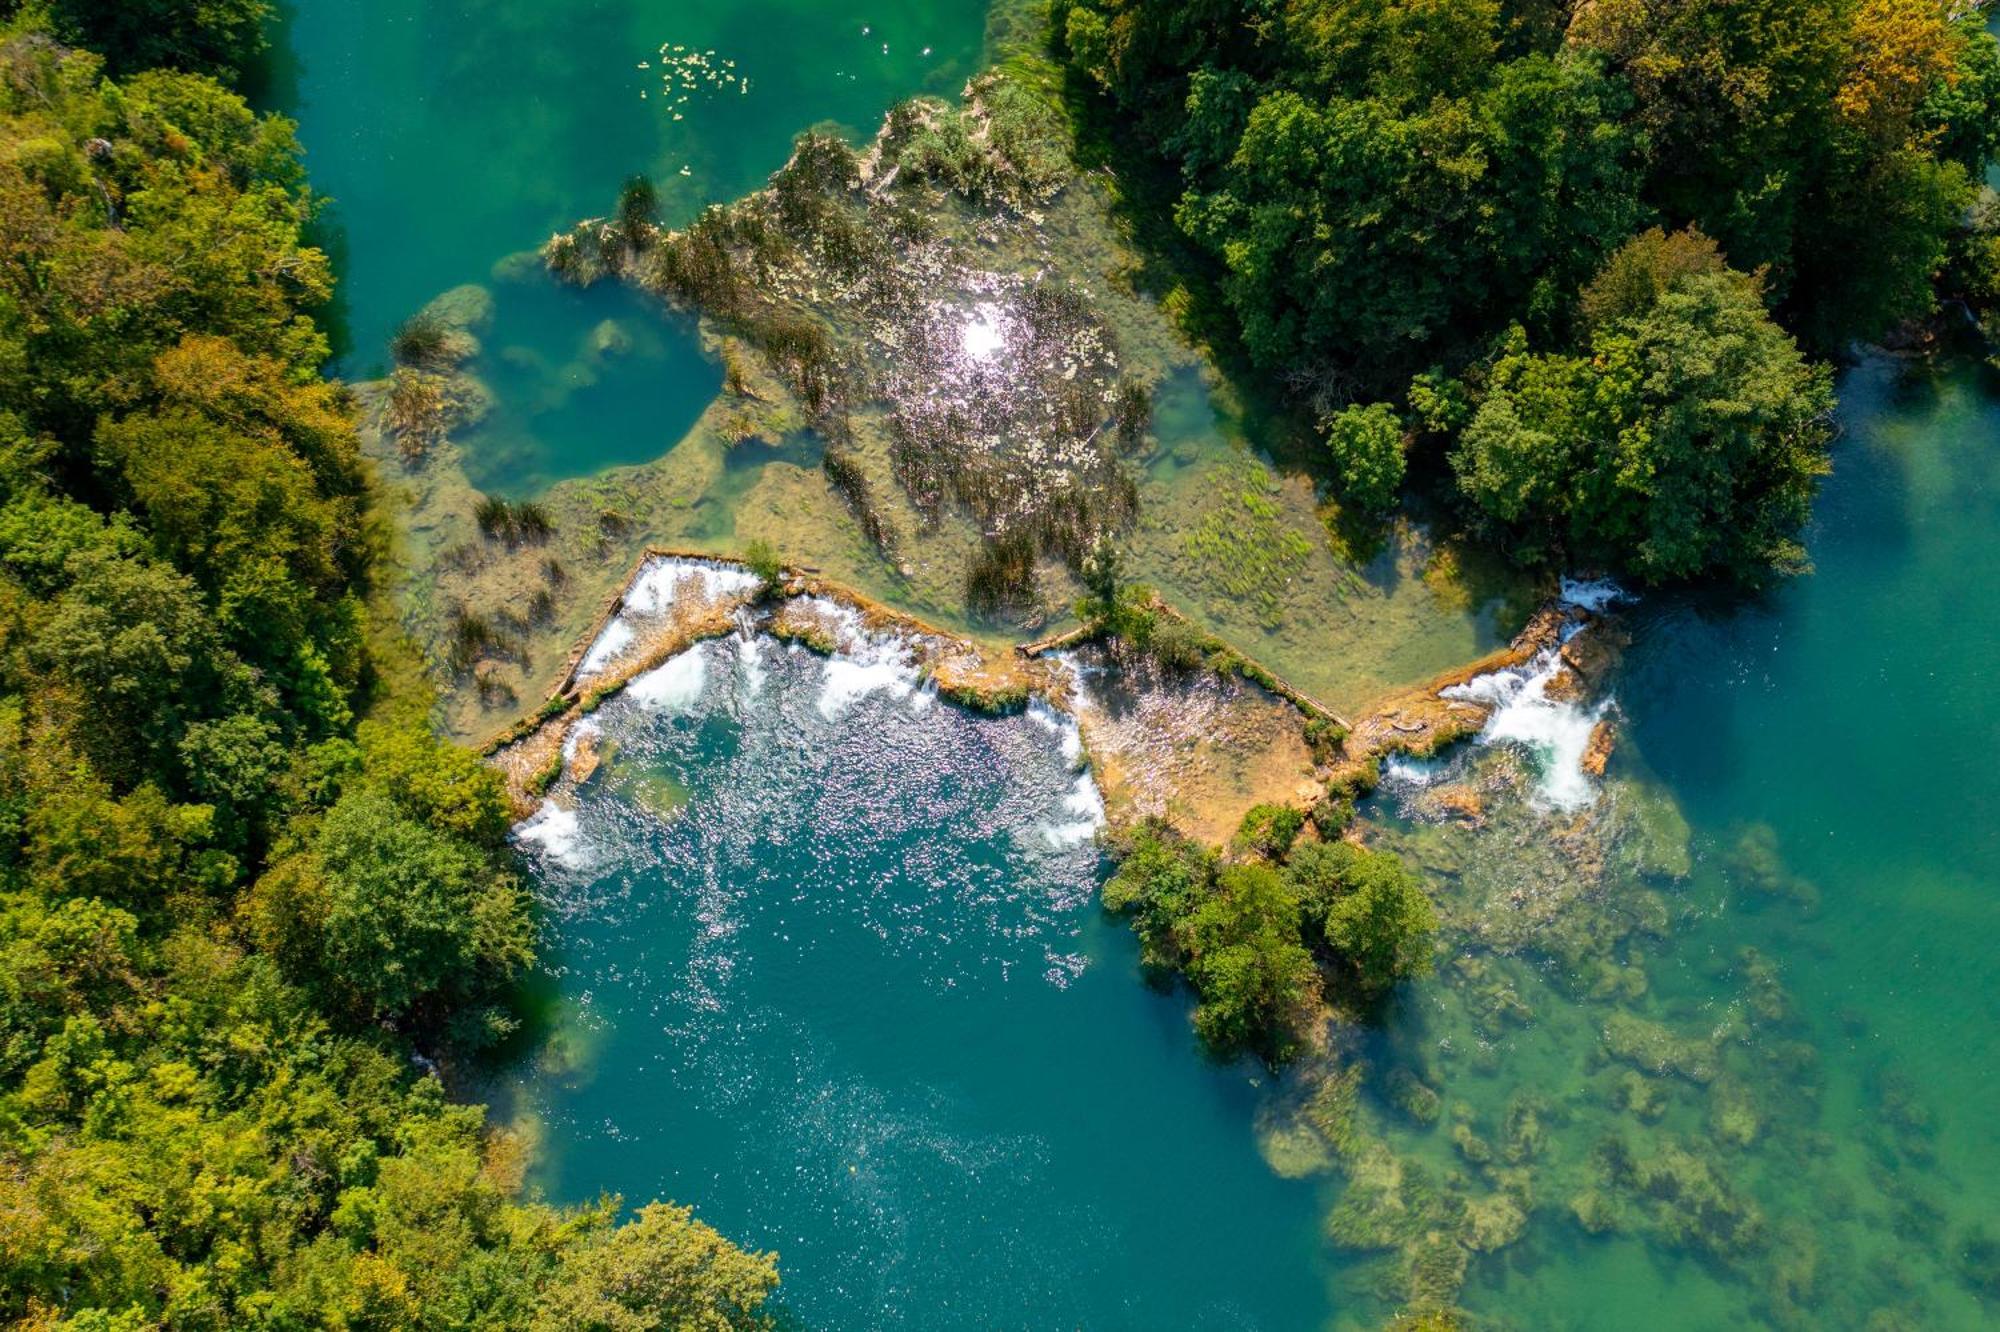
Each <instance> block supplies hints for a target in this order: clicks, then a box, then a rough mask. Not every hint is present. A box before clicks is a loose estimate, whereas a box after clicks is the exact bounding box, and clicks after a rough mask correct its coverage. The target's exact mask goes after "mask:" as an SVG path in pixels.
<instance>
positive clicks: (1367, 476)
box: [1326, 402, 1403, 514]
mask: <svg viewBox="0 0 2000 1332" xmlns="http://www.w3.org/2000/svg"><path fill="white" fill-rule="evenodd" d="M1326 447H1327V451H1328V452H1330V453H1331V454H1332V455H1333V470H1334V476H1335V477H1336V478H1337V479H1338V485H1339V487H1340V494H1341V498H1343V499H1345V500H1346V501H1347V502H1348V503H1350V504H1352V505H1353V506H1354V507H1355V508H1357V509H1359V510H1361V511H1362V512H1363V513H1370V514H1377V513H1386V512H1387V511H1388V510H1389V509H1390V508H1392V507H1393V506H1394V505H1395V503H1396V491H1397V490H1398V488H1400V487H1401V486H1402V484H1403V423H1402V421H1401V420H1400V419H1399V418H1398V417H1397V415H1396V409H1395V408H1394V407H1392V406H1390V405H1389V404H1388V403H1386V402H1376V403H1370V404H1369V405H1367V406H1365V407H1362V406H1358V405H1357V406H1353V407H1346V408H1343V409H1341V410H1340V411H1339V412H1337V413H1335V414H1334V415H1333V416H1332V417H1331V418H1329V419H1328V421H1327V423H1326Z"/></svg>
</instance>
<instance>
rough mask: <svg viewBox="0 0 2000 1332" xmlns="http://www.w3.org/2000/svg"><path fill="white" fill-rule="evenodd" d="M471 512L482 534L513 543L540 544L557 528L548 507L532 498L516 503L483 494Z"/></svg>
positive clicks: (490, 538)
mask: <svg viewBox="0 0 2000 1332" xmlns="http://www.w3.org/2000/svg"><path fill="white" fill-rule="evenodd" d="M472 516H473V519H474V521H476V522H477V523H478V524H479V531H480V533H481V534H482V535H484V536H485V537H487V538H488V539H489V540H499V541H504V542H506V543H507V544H508V545H509V546H510V547H511V546H518V545H521V544H523V543H526V544H529V545H537V544H540V543H541V542H544V541H547V540H548V539H549V535H550V534H551V533H552V532H554V531H555V522H554V520H553V519H551V518H550V517H549V511H548V510H547V509H546V508H544V507H543V506H542V505H541V504H538V503H536V502H535V501H533V500H522V501H520V502H519V503H513V502H510V501H508V500H505V499H502V498H500V496H498V495H482V496H480V498H479V503H478V504H477V505H475V506H474V508H473V510H472Z"/></svg>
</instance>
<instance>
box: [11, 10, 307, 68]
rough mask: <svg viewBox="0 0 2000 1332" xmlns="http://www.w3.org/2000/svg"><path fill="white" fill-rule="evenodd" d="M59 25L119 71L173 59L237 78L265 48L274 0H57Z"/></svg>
mask: <svg viewBox="0 0 2000 1332" xmlns="http://www.w3.org/2000/svg"><path fill="white" fill-rule="evenodd" d="M49 8H50V12H51V14H52V15H53V16H54V18H55V21H56V26H57V31H58V32H60V33H61V34H62V35H63V36H64V37H65V38H66V39H67V40H69V41H73V42H76V43H78V44H80V45H83V46H88V47H90V48H91V49H93V50H96V51H99V52H101V53H103V55H104V56H105V58H106V59H107V60H109V61H110V63H111V67H112V69H113V71H114V72H117V73H127V72H131V71H135V70H143V69H151V68H153V67H154V66H156V65H168V66H172V67H173V68H175V69H185V70H189V71H192V72H194V73H197V74H212V75H214V76H216V77H217V78H220V79H224V80H232V79H234V78H235V77H236V76H237V75H239V74H240V73H241V72H242V71H243V69H244V67H245V66H246V65H247V64H248V63H249V62H250V61H251V59H252V58H253V57H255V56H256V55H258V54H259V53H260V52H261V51H263V49H264V45H265V37H264V25H265V24H266V23H267V22H269V21H270V18H271V6H270V4H269V0H116V3H111V4H105V3H99V2H98V0H52V3H51V4H50V6H49Z"/></svg>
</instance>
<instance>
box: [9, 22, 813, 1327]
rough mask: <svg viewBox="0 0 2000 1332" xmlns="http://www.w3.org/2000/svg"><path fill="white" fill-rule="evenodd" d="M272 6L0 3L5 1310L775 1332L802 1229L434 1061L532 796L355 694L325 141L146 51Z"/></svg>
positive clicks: (354, 526)
mask: <svg viewBox="0 0 2000 1332" xmlns="http://www.w3.org/2000/svg"><path fill="white" fill-rule="evenodd" d="M262 9H263V6H262V5H261V4H257V3H249V2H244V3H232V2H231V0H214V2H213V3H203V4H168V3H159V4H132V5H111V4H104V5H73V6H72V5H60V4H59V5H56V6H54V15H53V19H51V17H50V15H49V14H48V12H47V11H43V12H41V13H40V14H38V15H30V16H29V17H27V18H25V19H23V20H22V21H21V22H19V23H17V24H16V26H14V27H12V28H7V29H0V1323H4V1324H6V1325H8V1326H13V1327H22V1328H35V1329H51V1330H53V1329H68V1330H71V1332H84V1330H85V1329H88V1330H89V1332H109V1330H111V1329H132V1330H133V1332H136V1330H137V1329H141V1328H173V1329H195V1328H201V1329H209V1328H214V1329H221V1328H238V1327H250V1326H265V1327H273V1328H307V1327H346V1328H360V1327H368V1328H383V1329H387V1328H460V1327H475V1326H476V1327H482V1328H503V1327H531V1326H532V1327H541V1328H558V1327H560V1328H565V1329H567V1328H582V1327H596V1328H607V1329H620V1330H621V1332H622V1330H624V1329H639V1328H668V1327H672V1328H705V1329H707V1328H712V1329H730V1328H749V1327H757V1326H763V1325H764V1324H765V1321H766V1320H765V1319H764V1316H763V1314H762V1313H761V1312H760V1308H761V1306H762V1304H763V1302H764V1300H765V1297H766V1296H767V1295H768V1293H769V1291H770V1289H771V1287H772V1285H773V1284H774V1283H775V1280H776V1273H775V1267H774V1261H773V1259H772V1257H771V1256H770V1255H766V1254H751V1253H745V1252H742V1251H739V1250H737V1249H734V1248H732V1247H731V1246H730V1245H729V1244H728V1242H727V1241H726V1240H724V1239H723V1238H722V1237H721V1236H720V1235H718V1234H717V1233H716V1232H715V1231H713V1230H711V1229H710V1228H708V1227H707V1226H705V1225H703V1224H701V1223H700V1222H698V1221H696V1220H695V1219H694V1218H693V1217H692V1216H691V1215H690V1214H689V1213H687V1212H686V1211H684V1210H680V1209H675V1208H671V1207H664V1206H661V1207H653V1208H647V1209H644V1210H642V1211H641V1213H640V1214H639V1216H638V1218H637V1219H636V1220H635V1221H632V1222H629V1223H627V1224H624V1225H619V1224H618V1216H619V1213H620V1210H621V1209H620V1206H619V1204H618V1202H617V1200H615V1199H607V1200H606V1201H605V1202H604V1203H603V1204H602V1205H600V1206H597V1207H594V1208H591V1209H587V1210H585V1211H581V1212H562V1211H558V1210H555V1209H552V1208H549V1207H546V1206H543V1205H540V1204H538V1203H535V1202H533V1201H529V1200H524V1199H523V1198H522V1197H521V1196H520V1181H521V1167H522V1161H521V1149H520V1147H519V1145H518V1144H516V1143H514V1142H513V1141H512V1140H511V1139H510V1138H509V1137H508V1136H507V1135H505V1134H494V1133H490V1132H489V1131H488V1130H487V1129H486V1127H485V1125H484V1122H483V1120H484V1112H483V1111H482V1110H481V1109H480V1108H478V1107H467V1106H454V1105H452V1104H450V1103H449V1102H448V1100H447V1099H446V1097H445V1094H444V1091H443V1084H442V1083H441V1081H440V1079H439V1077H438V1076H437V1075H436V1073H435V1072H433V1071H428V1070H430V1069H432V1068H433V1067H434V1066H433V1065H432V1063H431V1062H430V1059H431V1058H432V1057H435V1058H442V1059H446V1060H451V1059H462V1058H463V1057H465V1056H466V1055H467V1054H469V1053H470V1052H472V1051H475V1050H477V1049H478V1048H480V1047H482V1046H486V1045H490V1044H491V1043H492V1042H493V1041H495V1040H496V1039H498V1038H499V1037H501V1036H504V1035H505V1034H506V1033H507V1031H508V1030H509V1029H510V1028H511V1026H512V1021H513V1020H512V1018H511V1016H510V1009H509V1007H508V1004H507V1001H506V1000H507V992H508V987H509V986H510V985H511V983H512V982H513V980H514V978H516V977H517V976H518V975H519V974H520V972H521V970H522V968H523V967H524V966H525V965H526V964H527V962H528V961H529V960H530V947H531V940H532V922H531V920H530V916H529V911H528V903H527V898H526V895H525V894H524V893H523V891H522V889H521V887H520V885H519V883H518V882H517V880H516V878H515V876H514V873H513V870H512V865H511V858H510V855H509V852H508V850H507V848H506V845H505V836H506V829H507V810H506V805H505V801H504V798H503V795H502V792H501V790H500V788H499V785H498V782H497V780H496V778H495V777H494V775H493V774H492V773H491V772H490V771H489V770H488V769H487V768H486V767H485V766H484V765H483V764H482V763H481V762H480V761H479V760H478V759H477V758H476V757H475V756H473V755H471V754H469V753H465V752H462V751H460V750H457V749H455V748H452V747H450V746H446V745H442V744H440V743H439V742H438V741H436V740H435V739H434V738H433V737H432V735H431V734H430V732H429V731H428V730H427V729H426V728H424V727H423V726H422V725H421V724H411V723H408V722H403V723H389V722H365V723H362V724H359V725H357V723H356V717H357V713H360V712H363V711H365V710H366V709H367V708H368V706H369V704H370V702H371V695H370V691H369V688H368V686H369V682H370V670H369V653H368V649H367V644H368V642H369V641H370V639H369V635H368V633H367V620H368V612H367V609H366V606H367V598H368V588H367V582H366V579H367V574H368V569H369V564H370V552H369V550H368V548H367V545H366V543H365V540H364V536H363V534H364V533H365V532H366V531H367V528H368V521H367V512H366V510H367V503H366V499H367V494H366V485H365V479H364V475H363V471H362V468H361V465H360V462H359V460H358V454H357V450H356V443H355V438H354V428H353V419H352V417H353V412H352V408H351V404H350V402H349V399H348V396H347V394H346V391H345V390H344V389H342V388H341V387H340V386H338V385H336V384H331V383H328V382H325V381H324V380H322V379H321V378H320V376H319V367H320V364H321V362H322V361H323V360H324V358H325V354H326V343H325V339H324V337H323V336H322V335H321V333H320V331H319V330H318V328H317V327H316V326H315V325H314V323H313V321H312V319H311V317H310V314H311V311H312V310H313V309H314V308H315V307H316V306H317V305H319V304H320V303H322V302H324V301H325V300H326V298H327V296H328V294H329V292H330V281H331V279H330V274H329V270H328V265H327V261H326V258H325V256H324V255H322V254H321V253H320V252H319V251H317V250H316V249H313V248H312V247H311V246H310V245H309V244H307V243H306V241H305V239H304V228H305V226H306V224H307V222H308V221H309V219H310V217H311V213H312V204H311V200H310V196H309V194H308V193H307V192H306V191H305V190H304V189H303V187H302V180H301V177H300V173H299V169H298V162H297V152H296V146H295V145H294V143H293V141H292V134H291V128H290V126H289V125H287V124H286V123H285V122H283V121H281V120H277V119H274V118H270V117H259V116H257V115H255V114H253V113H252V112H251V111H250V110H249V109H248V108H247V107H246V106H245V105H244V103H243V102H242V101H241V100H240V99H239V98H237V97H236V96H234V95H233V94H231V93H228V92H227V91H225V90H224V89H223V88H221V87H220V86H219V85H217V84H216V83H215V82H213V81H212V80H211V79H209V78H207V77H205V76H202V75H200V74H196V73H188V72H163V71H159V70H148V69H144V68H142V66H144V65H146V64H148V63H150V62H152V61H157V60H167V61H172V62H175V63H179V64H182V65H186V66H190V67H198V66H203V65H207V64H209V63H211V62H213V61H215V60H218V59H233V58H235V56H234V54H232V53H240V51H241V50H243V49H244V43H245V41H246V40H247V38H246V37H245V35H244V34H245V33H246V32H250V33H254V27H255V24H254V20H255V19H256V18H258V17H260V16H261V13H262ZM51 21H53V23H54V24H55V28H54V32H55V33H57V34H66V35H78V34H80V35H96V36H100V37H102V38H104V39H105V40H107V41H108V42H111V43H112V45H113V47H114V51H115V54H116V57H117V67H118V68H119V69H120V70H121V71H126V72H123V73H121V75H120V77H119V78H117V79H116V80H115V81H113V80H111V79H108V78H107V77H106V75H105V70H104V66H103V63H102V62H101V61H100V60H99V58H98V57H97V56H94V55H92V54H89V53H88V52H86V51H83V50H79V49H73V48H68V47H65V46H63V45H61V44H59V42H58V40H57V39H56V37H55V36H54V35H52V34H51V32H50V30H49V28H48V27H47V25H48V24H49V23H50V22H51ZM246 25H247V26H246ZM418 710H420V709H418ZM400 711H401V712H402V713H407V712H409V711H411V709H408V708H404V709H401V710H400ZM419 1051H426V1052H428V1055H426V1056H419V1054H418V1052H419Z"/></svg>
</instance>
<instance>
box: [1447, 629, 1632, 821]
mask: <svg viewBox="0 0 2000 1332" xmlns="http://www.w3.org/2000/svg"><path fill="white" fill-rule="evenodd" d="M1561 670H1562V657H1561V656H1560V655H1559V654H1558V653H1557V652H1556V651H1555V649H1553V648H1549V649H1545V650H1543V651H1542V652H1539V653H1537V654H1536V655H1535V656H1534V658H1533V659H1532V660H1530V661H1528V662H1525V663H1524V664H1522V665H1520V666H1512V667H1509V668H1507V669H1506V670H1502V671H1494V672H1492V673H1490V674H1487V675H1480V676H1475V677H1473V678H1472V679H1470V680H1467V681H1466V682H1465V683H1464V684H1461V685H1453V686H1452V687H1451V688H1449V689H1446V690H1443V691H1442V693H1441V697H1444V698H1458V699H1465V700H1467V701H1469V702H1473V703H1483V704H1485V705H1487V706H1488V707H1490V708H1492V709H1493V712H1492V715H1491V716H1489V717H1488V718H1487V719H1486V725H1485V727H1484V728H1483V729H1482V730H1481V731H1480V732H1479V735H1478V738H1477V741H1476V743H1478V744H1482V745H1495V744H1516V745H1520V746H1521V747H1522V748H1524V749H1526V750H1527V751H1528V752H1529V753H1530V754H1531V755H1532V756H1533V757H1534V760H1535V765H1536V768H1537V770H1538V773H1539V775H1540V780H1539V781H1538V782H1537V783H1536V787H1535V794H1536V797H1537V798H1538V799H1539V802H1540V803H1542V804H1545V805H1547V806H1549V807H1550V808H1553V809H1559V810H1572V809H1582V808H1584V807H1585V806H1587V805H1589V804H1591V803H1592V802H1594V801H1595V800H1596V799H1597V788H1596V787H1595V786H1594V785H1593V784H1592V782H1591V780H1590V777H1589V775H1588V774H1586V773H1585V772H1584V770H1583V756H1584V753H1585V751H1586V750H1588V749H1589V747H1590V733H1591V732H1592V731H1593V730H1595V729H1596V727H1597V723H1598V722H1599V721H1601V720H1602V719H1603V717H1604V712H1605V709H1606V708H1608V707H1609V706H1610V700H1609V699H1605V700H1602V701H1600V702H1598V703H1596V704H1593V705H1592V706H1590V707H1583V706H1580V705H1579V704H1577V703H1574V702H1567V701H1561V700H1557V699H1552V698H1550V697H1549V696H1548V687H1549V685H1550V684H1551V683H1552V682H1554V680H1555V678H1556V676H1557V675H1558V674H1559V673H1560V672H1561Z"/></svg>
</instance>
